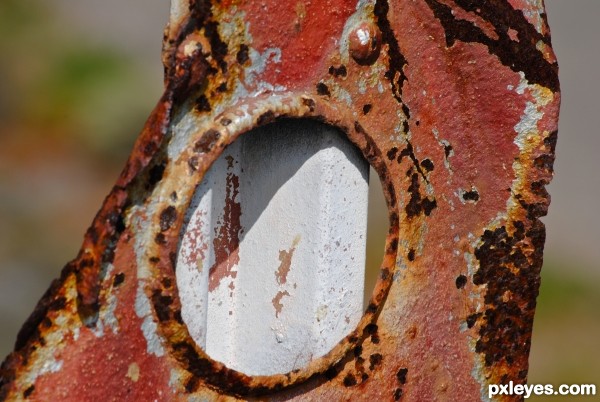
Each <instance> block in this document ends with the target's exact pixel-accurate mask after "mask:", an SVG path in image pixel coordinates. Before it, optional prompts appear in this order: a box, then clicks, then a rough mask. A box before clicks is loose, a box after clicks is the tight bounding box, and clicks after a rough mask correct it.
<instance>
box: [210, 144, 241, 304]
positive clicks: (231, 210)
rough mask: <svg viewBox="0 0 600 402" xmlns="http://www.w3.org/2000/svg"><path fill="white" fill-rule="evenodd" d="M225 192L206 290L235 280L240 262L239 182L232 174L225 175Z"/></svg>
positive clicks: (229, 157)
mask: <svg viewBox="0 0 600 402" xmlns="http://www.w3.org/2000/svg"><path fill="white" fill-rule="evenodd" d="M233 163H234V160H233V157H231V156H228V157H227V165H228V166H227V168H228V169H231V168H233ZM226 180H227V184H226V190H225V191H226V192H225V206H224V207H223V222H221V225H220V226H219V227H217V228H215V239H214V240H213V248H214V250H215V263H214V265H213V266H212V267H210V270H209V275H210V277H209V283H208V290H209V292H212V291H213V290H215V289H216V288H217V287H218V286H219V284H220V283H221V280H223V278H225V277H231V278H235V277H236V276H237V272H236V271H234V270H233V269H234V267H235V266H236V265H237V264H238V262H239V261H240V255H239V245H240V235H241V233H242V224H241V221H240V220H241V216H242V207H241V205H240V203H239V201H237V200H236V197H237V196H238V194H239V186H240V180H239V177H238V176H237V175H235V174H233V173H231V172H230V173H228V174H227V179H226Z"/></svg>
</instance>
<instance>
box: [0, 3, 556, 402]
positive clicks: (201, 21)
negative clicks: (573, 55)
mask: <svg viewBox="0 0 600 402" xmlns="http://www.w3.org/2000/svg"><path fill="white" fill-rule="evenodd" d="M163 62H164V63H165V67H166V80H165V82H166V89H165V94H164V95H163V97H162V98H161V99H160V101H159V103H158V105H157V106H156V108H155V110H154V111H153V113H152V114H151V116H150V118H149V120H148V122H147V124H146V126H145V128H144V130H143V132H142V133H141V135H140V137H139V139H138V141H137V143H136V145H135V148H134V150H133V152H132V154H131V156H130V159H129V161H128V163H127V165H126V166H125V169H124V170H123V173H122V174H121V176H120V178H119V179H118V181H117V183H116V184H115V187H114V188H113V190H112V191H111V193H110V194H109V195H108V197H107V198H106V200H105V202H104V205H103V206H102V208H101V209H100V212H99V213H98V215H97V216H96V218H95V220H94V222H93V224H92V227H91V228H90V229H89V230H88V232H87V233H86V236H85V240H84V244H83V245H82V248H81V251H80V253H79V255H78V257H77V258H76V259H75V260H73V261H72V262H70V263H69V264H67V266H66V267H65V269H64V270H63V272H62V275H61V278H60V279H58V280H56V281H55V282H54V283H53V284H52V286H51V287H50V289H49V290H48V292H47V293H46V294H45V295H44V296H43V298H42V299H41V301H40V303H39V304H38V306H37V307H36V310H35V311H34V312H33V314H32V316H31V317H30V318H29V320H28V321H27V322H26V323H25V325H24V327H23V329H22V330H21V333H20V334H19V336H18V339H17V343H16V347H15V351H14V352H13V353H12V354H11V355H9V356H8V358H7V359H6V361H5V362H4V363H3V364H2V368H1V379H0V399H5V400H20V399H30V400H39V401H46V400H76V401H80V400H107V401H108V400H182V401H196V400H236V399H242V400H243V399H256V398H258V399H260V400H265V399H266V400H407V401H408V400H410V401H421V400H423V401H429V400H450V401H454V400H486V398H487V396H486V394H487V392H486V391H487V384H490V383H507V382H508V381H511V380H512V381H514V382H517V383H522V382H524V381H525V380H526V377H527V357H528V353H529V346H530V340H531V327H532V322H533V314H534V309H535V298H536V295H537V291H538V286H539V270H540V267H541V264H542V249H543V243H544V226H543V224H542V223H541V222H540V221H539V217H540V216H542V215H544V214H545V213H546V211H547V207H548V203H549V197H548V195H547V193H546V191H545V189H544V187H545V185H546V184H547V183H548V182H549V181H550V179H551V176H552V163H553V160H554V146H555V143H556V129H557V118H558V108H559V103H560V94H559V84H558V78H557V64H556V60H555V58H554V55H553V53H552V50H551V47H550V36H549V29H548V26H547V22H546V19H545V14H544V9H543V2H542V1H538V0H507V1H489V2H473V1H467V0H419V1H417V0H400V1H395V2H388V1H375V2H370V1H362V0H361V1H357V2H347V1H341V0H335V1H334V0H330V1H324V2H304V1H301V0H300V1H293V2H287V1H261V2H237V1H221V2H214V3H212V4H211V3H210V2H202V1H189V2H188V1H184V0H181V1H177V0H173V3H172V10H171V21H170V24H169V26H168V27H167V29H166V31H165V42H164V53H163ZM283 117H286V118H300V117H301V118H311V119H316V120H319V121H322V122H326V123H328V124H330V125H332V126H335V127H338V128H339V129H341V130H342V131H343V132H344V133H346V135H347V136H348V138H349V139H350V140H351V141H352V142H353V143H354V144H355V145H356V146H357V147H358V148H359V149H360V150H361V151H362V153H363V155H364V156H365V158H366V159H367V160H368V161H369V163H370V164H371V166H372V167H373V168H374V169H375V170H376V172H377V173H378V174H379V176H380V178H381V181H382V183H383V188H384V192H385V197H386V200H387V204H388V209H389V220H390V231H389V234H388V238H387V241H386V253H385V257H384V259H383V262H382V264H381V273H380V278H379V282H378V283H377V285H376V288H375V291H374V294H373V297H372V299H371V302H370V304H369V306H368V307H367V310H366V312H365V314H364V315H363V317H362V319H361V320H360V322H359V323H358V325H357V326H356V329H355V330H354V331H353V332H352V333H350V334H349V335H348V336H347V337H345V338H344V339H343V340H342V341H341V342H340V343H338V344H337V345H336V346H334V347H333V349H332V350H331V351H330V352H329V353H328V354H326V355H325V356H323V357H321V358H317V359H314V360H312V361H311V362H310V363H308V364H307V365H306V366H304V367H303V368H300V369H298V370H295V371H292V372H289V373H282V374H275V375H271V376H249V375H246V374H244V373H241V372H237V371H234V370H231V369H229V368H228V367H226V366H224V365H223V364H220V363H218V362H216V361H214V360H212V359H211V358H210V357H208V356H207V355H206V354H205V353H204V352H203V350H202V349H201V348H200V347H199V346H198V345H197V344H196V343H195V341H194V340H193V339H192V337H191V336H190V334H189V331H188V329H187V327H186V325H185V323H184V321H183V320H182V317H181V301H180V298H179V293H178V288H177V280H176V279H177V278H176V277H175V264H176V260H177V251H178V245H179V243H180V238H181V230H182V225H183V222H184V217H185V214H186V211H187V209H188V207H189V204H190V202H191V200H192V197H193V193H194V190H195V188H196V186H197V185H198V184H199V183H200V182H201V180H202V178H203V176H204V174H205V173H206V171H207V170H208V168H209V167H210V165H211V163H212V161H214V160H216V159H217V158H218V156H219V155H220V153H221V152H222V151H223V149H224V147H225V146H226V145H227V144H229V143H231V142H233V141H234V140H235V139H236V138H237V137H238V136H239V135H241V134H243V133H245V132H247V131H249V130H251V129H253V128H255V127H257V126H262V125H265V124H268V123H270V122H273V121H275V120H277V119H280V118H283ZM510 398H511V397H508V396H504V399H505V400H510ZM514 398H515V399H518V398H517V397H514Z"/></svg>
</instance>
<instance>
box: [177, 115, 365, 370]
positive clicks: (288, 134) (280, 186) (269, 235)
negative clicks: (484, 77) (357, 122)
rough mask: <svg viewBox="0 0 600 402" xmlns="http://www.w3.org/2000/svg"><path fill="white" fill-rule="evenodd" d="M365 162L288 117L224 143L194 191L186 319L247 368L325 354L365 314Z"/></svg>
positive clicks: (220, 356)
mask: <svg viewBox="0 0 600 402" xmlns="http://www.w3.org/2000/svg"><path fill="white" fill-rule="evenodd" d="M367 200H368V164H367V162H366V161H365V160H364V158H363V157H362V156H361V155H360V153H359V152H358V150H357V149H355V148H354V146H353V145H352V144H351V143H350V142H349V141H348V140H347V139H346V138H345V136H343V134H341V133H339V132H338V131H337V130H335V129H334V128H332V127H329V126H325V125H323V124H320V123H316V122H312V121H308V120H303V121H292V120H290V121H283V122H278V123H276V124H271V125H269V126H266V127H263V128H259V129H256V130H254V131H252V132H250V133H248V134H245V135H243V136H242V137H240V138H239V139H238V140H237V141H235V142H234V143H233V144H231V145H230V146H229V147H228V148H227V149H226V150H225V151H224V152H223V154H222V155H221V157H220V158H219V159H218V160H217V161H216V162H215V163H214V164H213V166H212V167H211V169H210V171H209V172H208V173H207V175H206V176H205V178H204V180H203V182H202V184H201V185H200V186H199V187H198V189H197V190H196V194H195V196H194V199H193V202H192V207H191V208H190V210H189V211H190V212H188V217H187V219H188V224H187V226H186V228H185V235H184V237H183V241H182V246H181V248H180V250H179V258H178V263H177V268H176V270H177V272H176V277H177V285H178V288H179V292H180V297H181V301H182V308H183V309H182V316H183V319H184V321H185V322H186V324H187V326H188V328H189V330H190V333H191V335H192V337H193V338H194V340H195V341H196V342H197V343H198V344H199V345H201V346H202V347H203V348H204V349H205V351H206V352H207V353H208V354H209V355H210V356H211V357H212V358H214V359H216V360H219V361H221V362H223V363H225V364H226V365H227V366H228V367H230V368H233V369H236V370H239V371H242V372H244V373H246V374H250V375H269V374H275V373H284V372H288V371H291V370H294V369H296V368H300V367H302V366H304V365H306V364H307V363H308V362H309V361H310V360H312V359H314V358H316V357H319V356H322V355H324V354H326V353H327V352H328V351H329V350H330V349H331V348H332V347H333V346H334V345H335V344H336V343H337V342H339V341H340V340H341V339H342V338H343V337H344V336H345V335H347V334H348V333H350V332H351V331H352V330H353V329H354V328H355V327H356V325H357V323H358V321H359V319H360V317H361V316H362V312H363V308H362V303H363V288H364V275H365V272H364V271H365V248H366V228H367Z"/></svg>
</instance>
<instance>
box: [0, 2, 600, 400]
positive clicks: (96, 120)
mask: <svg viewBox="0 0 600 402" xmlns="http://www.w3.org/2000/svg"><path fill="white" fill-rule="evenodd" d="M546 7H547V12H548V18H549V21H550V26H551V28H552V33H553V43H554V48H555V51H556V53H557V55H558V58H559V64H560V67H561V83H562V90H563V107H562V112H561V122H560V134H559V143H558V148H557V155H558V159H557V162H556V164H555V170H556V176H555V179H554V181H553V183H552V184H551V185H550V186H549V191H550V193H551V195H552V205H551V208H550V214H549V216H548V217H547V218H544V222H545V223H546V224H547V230H548V240H547V243H546V253H545V261H546V262H545V264H544V269H543V272H542V287H541V291H540V296H539V299H538V300H539V302H538V309H537V314H536V321H535V327H534V334H533V346H532V351H531V358H530V363H531V369H530V375H529V382H530V383H554V384H556V385H558V384H562V383H595V384H596V385H597V386H600V312H599V310H600V247H599V246H598V245H597V244H596V243H597V241H598V239H599V236H598V235H599V228H600V214H598V213H596V211H595V208H596V205H597V200H598V199H599V197H600V158H599V157H598V156H597V153H598V151H600V136H599V135H598V129H597V127H596V124H595V122H596V120H595V118H596V116H597V109H598V105H599V102H598V100H597V98H598V94H600V79H598V76H597V70H598V66H600V45H599V43H600V41H599V39H600V26H599V24H598V23H597V21H596V19H597V16H599V15H600V1H597V0H578V1H577V2H567V1H564V0H546ZM168 12H169V3H168V0H127V1H123V0H120V1H119V0H105V1H102V2H98V1H92V0H79V1H77V2H74V1H71V0H46V1H41V0H2V1H1V2H0V54H1V58H0V360H1V359H3V357H4V356H5V355H6V354H7V353H9V352H10V350H11V349H12V346H13V343H14V340H15V337H16V333H17V331H18V330H19V328H20V326H21V324H22V323H23V322H24V320H25V319H26V318H27V316H28V315H29V313H30V312H31V311H32V309H33V307H34V306H35V303H36V302H37V300H38V299H39V297H40V296H41V295H42V294H43V292H44V291H45V290H46V288H47V287H48V285H49V283H50V281H51V279H52V278H55V277H57V276H58V275H59V272H60V269H61V268H62V266H63V265H64V264H65V263H66V262H67V261H68V260H70V259H72V258H73V257H74V256H75V254H76V253H77V251H78V249H79V246H80V243H81V240H82V237H83V233H84V232H85V230H86V228H87V226H88V225H89V224H90V222H91V220H92V218H93V216H94V215H95V213H96V211H97V209H98V208H99V206H100V205H101V202H102V200H103V198H104V196H105V195H106V194H107V193H108V191H109V189H110V188H111V187H112V184H113V182H114V181H115V179H116V177H117V175H118V173H119V171H120V169H121V168H122V166H123V164H124V161H125V158H126V157H127V155H128V154H129V151H130V149H131V146H132V144H133V141H134V140H135V138H136V136H137V134H138V133H139V131H140V130H141V128H142V126H143V123H144V120H145V119H146V117H147V116H148V115H149V113H150V111H151V109H152V108H153V106H154V104H155V102H156V101H157V100H158V98H159V96H160V94H161V92H162V65H161V62H160V48H161V40H162V30H163V27H164V24H165V23H166V21H167V19H168ZM373 190H374V191H373V194H377V195H379V194H381V191H379V190H378V189H377V188H376V187H374V188H373ZM374 205H376V203H374ZM369 218H370V219H371V223H370V227H371V228H373V227H374V228H375V231H374V232H370V233H369V235H368V238H369V250H368V254H369V259H370V260H372V261H376V263H375V265H377V264H378V263H379V261H380V257H379V253H380V252H379V250H380V249H381V247H382V246H381V245H382V244H383V234H382V233H384V232H385V231H384V230H382V228H383V227H384V226H385V218H384V217H383V216H380V215H377V214H375V213H373V214H370V217H369ZM373 245H375V246H373ZM369 285H370V284H369V283H368V284H367V286H369ZM551 399H552V400H556V399H558V400H561V399H563V400H568V399H569V397H552V398H544V397H535V398H531V400H536V401H544V400H551Z"/></svg>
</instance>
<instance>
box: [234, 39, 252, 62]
mask: <svg viewBox="0 0 600 402" xmlns="http://www.w3.org/2000/svg"><path fill="white" fill-rule="evenodd" d="M249 50H250V49H249V48H248V45H245V44H243V43H242V44H241V45H240V49H239V50H238V52H237V54H236V55H235V59H236V60H237V62H238V63H240V64H246V62H247V61H248V60H250V57H249V56H248V53H249Z"/></svg>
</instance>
